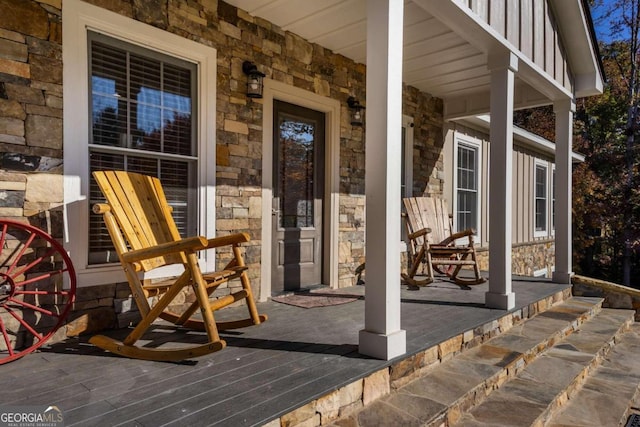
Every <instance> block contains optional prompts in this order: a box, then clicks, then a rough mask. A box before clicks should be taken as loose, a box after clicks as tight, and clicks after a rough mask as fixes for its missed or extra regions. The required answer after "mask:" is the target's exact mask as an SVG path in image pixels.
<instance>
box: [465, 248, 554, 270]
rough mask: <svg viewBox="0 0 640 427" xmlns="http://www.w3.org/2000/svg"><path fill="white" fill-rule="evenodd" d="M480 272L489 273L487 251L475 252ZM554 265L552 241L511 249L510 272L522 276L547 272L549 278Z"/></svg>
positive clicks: (483, 249) (484, 249) (481, 249)
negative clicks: (540, 271) (544, 270)
mask: <svg viewBox="0 0 640 427" xmlns="http://www.w3.org/2000/svg"><path fill="white" fill-rule="evenodd" d="M476 253H477V257H478V264H479V266H480V270H483V271H489V249H488V248H486V247H483V248H479V249H477V250H476ZM554 265H555V244H554V241H553V240H538V241H536V242H531V243H520V244H516V245H513V247H512V249H511V272H512V273H513V274H518V275H522V276H533V273H534V272H535V271H539V270H543V269H546V270H547V277H551V273H552V270H551V268H552V267H553V266H554Z"/></svg>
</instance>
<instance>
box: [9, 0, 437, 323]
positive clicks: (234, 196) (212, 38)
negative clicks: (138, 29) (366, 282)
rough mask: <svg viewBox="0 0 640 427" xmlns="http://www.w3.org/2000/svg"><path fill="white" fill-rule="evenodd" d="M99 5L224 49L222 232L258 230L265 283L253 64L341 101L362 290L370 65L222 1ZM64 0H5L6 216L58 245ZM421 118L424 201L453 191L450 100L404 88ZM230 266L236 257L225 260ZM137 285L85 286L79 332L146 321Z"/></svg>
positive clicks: (417, 123)
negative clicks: (247, 66)
mask: <svg viewBox="0 0 640 427" xmlns="http://www.w3.org/2000/svg"><path fill="white" fill-rule="evenodd" d="M87 2H88V3H91V4H94V5H96V6H99V7H102V8H105V9H108V10H111V11H113V12H116V13H118V14H120V15H123V16H127V17H129V18H132V19H135V20H138V21H141V22H144V23H147V24H149V25H152V26H154V27H157V28H161V29H163V30H166V31H169V32H171V33H174V34H177V35H180V36H182V37H185V38H188V39H191V40H195V41H197V42H200V43H203V44H206V45H210V46H214V47H215V48H217V53H218V57H217V100H216V105H217V114H216V125H217V146H216V159H217V166H216V179H217V189H216V209H217V222H216V228H217V230H218V232H219V233H221V234H224V233H225V232H232V231H237V230H242V231H247V232H249V234H250V235H251V238H252V242H251V244H250V245H248V246H247V247H246V253H245V257H246V261H247V264H248V265H249V267H250V270H249V275H250V277H251V279H252V284H253V286H254V288H255V289H256V290H257V289H259V281H260V277H259V275H260V262H261V259H260V243H261V242H260V237H261V214H262V213H261V203H262V200H261V185H262V182H261V177H262V171H261V163H262V115H263V104H262V101H260V100H250V99H248V98H247V97H246V95H245V87H244V86H245V82H246V76H245V75H244V74H243V73H242V62H243V61H245V60H251V61H253V62H255V63H256V64H257V65H258V67H259V69H260V70H261V71H263V72H264V73H266V74H267V78H271V79H274V80H277V81H280V82H284V83H286V84H289V85H291V86H294V87H298V88H302V89H305V90H307V91H310V92H313V93H316V94H319V95H323V96H326V97H330V98H334V99H339V100H340V101H341V104H342V114H341V116H342V123H341V132H340V206H339V286H341V287H343V286H349V285H352V284H355V283H356V281H357V276H356V268H357V266H358V265H360V263H361V262H362V261H363V259H364V225H365V224H364V220H365V213H364V205H365V202H364V167H365V165H364V161H365V154H364V134H363V130H362V129H360V128H353V127H351V125H350V124H349V121H348V109H347V106H346V99H347V97H348V96H350V95H355V96H356V97H358V98H359V99H360V100H361V101H362V102H364V103H365V104H366V96H365V66H364V65H363V64H356V63H354V62H353V61H352V60H350V59H348V58H345V57H344V56H341V55H337V54H334V53H333V52H331V51H329V50H327V49H324V48H323V47H321V46H319V45H317V44H312V43H309V42H307V41H305V40H303V39H302V38H300V37H298V36H297V35H295V34H292V33H289V32H285V31H283V30H282V29H280V28H278V27H276V26H275V25H272V24H271V23H270V22H268V21H265V20H263V19H260V18H255V17H252V16H250V15H248V14H247V13H246V12H244V11H242V10H239V9H237V8H235V7H233V6H230V5H228V4H227V3H224V2H223V1H221V0H188V1H187V0H144V1H141V0H87ZM61 8H62V0H0V11H2V13H0V146H1V148H2V154H1V157H0V217H11V218H18V219H21V220H24V221H28V222H30V223H33V224H34V225H36V226H38V227H41V228H43V229H45V230H46V231H48V232H49V233H51V234H52V235H54V236H56V237H62V232H63V217H62V215H63V213H62V212H63V210H62V203H63V180H62V173H63V170H62V163H63V151H62V149H63V146H62V144H63V139H62V66H63V64H62V36H61V34H62V22H61V15H62V13H61ZM403 96H404V113H405V114H407V115H410V116H412V117H413V118H414V159H415V160H414V165H413V171H414V183H413V186H414V194H415V195H423V194H424V195H441V194H442V172H441V171H442V161H443V160H442V154H441V153H442V146H443V135H442V127H443V121H442V101H441V100H439V99H437V98H433V97H431V96H429V95H428V94H425V93H421V92H419V91H418V90H416V89H415V88H412V87H404V89H403ZM218 257H219V260H218V262H219V264H220V265H223V264H224V263H226V261H227V259H228V258H229V257H230V253H220V254H219V255H218ZM130 306H131V300H130V298H129V293H128V289H127V287H126V285H124V284H111V285H104V286H96V287H89V288H80V289H79V290H78V294H77V303H76V306H75V309H74V311H73V313H72V314H71V316H70V319H71V320H72V321H71V323H70V324H69V325H68V328H67V333H68V334H69V335H76V334H78V333H81V332H89V331H95V330H100V329H104V328H108V327H113V326H123V325H125V324H126V323H128V322H129V321H130V320H131V319H133V318H135V314H131V311H130Z"/></svg>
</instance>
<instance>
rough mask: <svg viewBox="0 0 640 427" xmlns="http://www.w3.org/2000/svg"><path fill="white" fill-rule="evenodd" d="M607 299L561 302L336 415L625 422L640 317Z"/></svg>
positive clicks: (349, 420)
mask: <svg viewBox="0 0 640 427" xmlns="http://www.w3.org/2000/svg"><path fill="white" fill-rule="evenodd" d="M600 304H601V301H600V300H597V299H588V298H573V299H570V300H568V301H566V302H564V303H562V304H559V305H557V306H554V307H552V308H551V309H549V310H548V311H546V312H544V313H541V314H539V315H537V316H536V317H534V318H532V319H530V320H528V321H526V322H524V323H522V324H520V325H517V326H514V327H513V328H511V329H510V330H509V331H507V332H506V333H504V334H502V335H500V336H498V337H495V338H493V339H491V340H489V341H487V342H485V343H483V344H482V345H480V346H477V347H475V348H473V349H471V350H467V351H465V352H463V353H461V354H459V355H457V356H455V357H451V358H450V359H449V360H445V361H443V362H442V363H440V364H438V365H435V366H432V367H431V368H430V369H429V370H428V371H427V372H425V373H424V374H423V375H422V376H421V377H420V378H418V379H416V380H414V381H412V382H411V383H409V384H406V385H404V386H402V387H400V388H398V389H397V390H395V391H393V392H392V393H391V394H389V395H387V396H385V397H383V398H380V399H378V400H377V401H375V402H374V403H372V404H370V405H367V406H366V407H364V408H363V409H361V410H359V411H357V412H355V413H353V414H351V415H349V416H346V417H343V418H341V419H340V420H337V421H336V422H335V423H334V425H335V426H340V427H365V426H400V425H401V426H445V425H446V426H518V427H520V426H542V425H553V426H566V425H571V426H574V425H585V426H596V425H597V426H617V425H619V423H620V422H621V421H624V420H626V417H627V416H628V408H629V406H630V405H631V401H632V399H633V398H634V396H635V395H636V391H637V388H638V383H640V358H638V357H637V356H636V355H637V354H638V350H640V326H637V325H635V324H632V322H633V312H632V311H627V310H611V309H601V305H600ZM631 325H632V326H631ZM614 344H618V345H615V346H614ZM601 362H602V363H601ZM585 379H586V381H585ZM613 402H615V404H613ZM585 408H589V410H585ZM549 423H550V424H549ZM623 424H624V423H623Z"/></svg>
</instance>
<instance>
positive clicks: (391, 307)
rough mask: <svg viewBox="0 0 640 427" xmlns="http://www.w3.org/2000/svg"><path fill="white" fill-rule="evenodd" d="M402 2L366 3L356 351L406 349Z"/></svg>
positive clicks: (385, 353) (386, 355)
mask: <svg viewBox="0 0 640 427" xmlns="http://www.w3.org/2000/svg"><path fill="white" fill-rule="evenodd" d="M403 7H404V1H403V0H369V1H368V2H367V109H366V121H365V122H366V126H367V128H366V140H365V142H366V158H365V160H366V165H365V167H366V172H365V186H366V198H367V200H366V215H367V216H366V227H367V228H366V257H367V264H366V265H367V292H366V298H365V325H364V329H363V330H361V331H360V338H359V344H360V345H359V352H360V353H362V354H366V355H368V356H372V357H375V358H378V359H384V360H389V359H392V358H394V357H396V356H400V355H402V354H404V353H406V333H405V331H404V330H401V329H400V250H399V247H400V224H401V223H400V200H401V199H400V153H401V150H400V147H401V136H402V19H403Z"/></svg>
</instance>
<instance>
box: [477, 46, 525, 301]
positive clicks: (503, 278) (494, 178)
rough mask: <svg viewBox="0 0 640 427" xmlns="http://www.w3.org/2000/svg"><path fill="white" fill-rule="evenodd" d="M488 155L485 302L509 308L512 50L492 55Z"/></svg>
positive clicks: (515, 63) (512, 298)
mask: <svg viewBox="0 0 640 427" xmlns="http://www.w3.org/2000/svg"><path fill="white" fill-rule="evenodd" d="M489 69H490V70H491V100H490V106H491V127H490V140H491V146H490V157H489V165H490V166H489V291H488V292H487V293H486V294H485V303H486V305H487V306H488V307H491V308H500V309H503V310H509V309H511V308H513V307H514V306H515V294H514V293H513V292H512V291H511V227H512V225H511V224H512V222H511V217H512V212H511V203H512V202H511V199H512V197H513V194H512V181H513V97H514V80H515V73H516V71H518V58H517V57H516V56H515V55H514V54H513V53H511V52H509V53H504V54H500V55H495V56H491V57H490V58H489Z"/></svg>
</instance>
